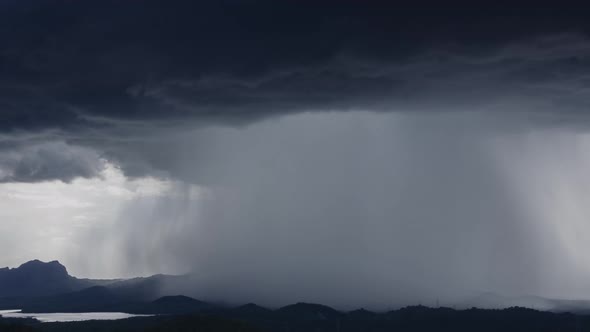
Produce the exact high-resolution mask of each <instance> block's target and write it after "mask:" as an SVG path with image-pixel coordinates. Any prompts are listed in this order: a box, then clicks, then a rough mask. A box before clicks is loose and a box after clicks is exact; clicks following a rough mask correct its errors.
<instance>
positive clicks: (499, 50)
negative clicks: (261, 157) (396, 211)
mask: <svg viewBox="0 0 590 332" xmlns="http://www.w3.org/2000/svg"><path fill="white" fill-rule="evenodd" d="M558 14H559V15H558ZM585 17H586V16H585V11H584V10H579V9H576V10H568V9H566V10H564V12H560V11H559V10H557V11H556V10H555V9H554V8H543V7H539V8H536V9H534V10H532V11H531V8H525V7H522V8H518V7H516V6H515V7H513V8H512V9H510V10H508V11H507V10H506V8H493V7H489V8H475V7H473V8H469V7H463V8H462V9H461V10H457V9H456V8H444V7H443V6H441V5H435V6H432V7H428V9H424V8H423V7H422V8H421V7H400V6H394V5H393V4H386V3H373V4H369V5H367V4H362V3H358V2H356V1H349V2H346V1H344V2H343V1H338V2H331V1H325V2H320V3H318V2H313V3H311V2H310V3H308V2H300V1H298V2H294V1H284V2H276V1H210V2H206V1H200V2H195V1H176V2H174V3H170V2H165V1H155V0H150V1H142V3H141V5H139V4H138V3H137V2H133V1H126V2H123V3H122V2H120V1H85V2H83V3H82V2H70V1H62V0H42V1H18V2H15V1H7V2H3V3H2V4H0V40H2V43H1V44H0V119H1V121H0V155H1V156H2V157H1V158H2V160H4V161H3V162H2V165H0V168H1V169H2V172H3V174H5V175H4V178H3V180H4V181H39V180H50V179H51V178H56V179H62V180H65V181H70V180H71V179H73V178H75V177H77V176H82V177H90V176H92V175H93V174H98V173H97V171H96V170H97V169H100V167H98V168H91V169H89V168H88V167H86V166H85V165H87V162H86V161H88V160H90V159H96V158H95V157H92V158H90V159H89V158H87V157H86V156H85V157H82V158H80V159H81V160H83V161H82V162H81V164H80V165H77V166H76V165H74V166H72V167H62V170H60V171H51V172H49V171H43V169H44V167H45V166H42V165H41V164H42V162H40V161H39V162H36V161H35V160H38V158H37V156H38V155H39V154H38V152H31V151H33V150H30V151H25V150H23V149H20V148H17V147H19V146H39V144H43V143H45V142H59V143H57V144H65V146H66V150H67V149H78V148H80V149H81V150H88V151H90V150H94V151H97V152H95V154H96V155H99V154H100V155H101V157H104V158H106V159H108V160H111V161H114V162H115V163H117V164H119V165H120V166H121V167H122V168H123V170H124V171H125V173H126V174H127V175H145V174H148V173H149V174H173V175H174V176H179V170H178V169H177V168H178V166H177V165H171V163H169V162H168V159H169V158H171V157H172V155H174V152H173V151H172V150H173V149H169V148H167V147H166V146H165V144H164V143H162V142H174V141H175V139H176V138H170V135H171V134H174V133H176V132H181V131H183V130H184V131H186V130H189V129H192V128H195V127H203V126H210V125H215V126H217V125H222V126H225V125H230V126H240V125H244V124H251V123H254V122H256V121H260V120H262V119H267V118H270V117H275V116H280V115H286V114H293V113H298V112H313V111H348V110H370V111H383V112H388V111H395V112H414V113H416V112H446V111H460V112H465V111H467V112H487V113H491V114H494V113H498V112H503V113H518V114H521V115H519V116H520V117H525V118H528V119H529V122H531V123H535V124H540V125H550V126H555V125H566V126H574V125H576V126H582V127H584V128H585V127H586V126H587V123H588V111H587V109H588V101H587V98H585V96H586V95H587V92H588V87H589V84H590V74H588V68H589V67H590V39H589V37H588V36H589V34H588V33H589V31H590V28H589V26H588V24H587V23H586V20H585ZM191 144H196V143H191ZM198 144H201V145H203V144H209V143H198ZM154 146H156V147H158V148H154ZM44 151H46V153H49V154H50V157H48V158H47V159H51V160H53V161H66V160H68V158H66V157H64V155H63V154H62V152H61V151H60V150H59V149H53V148H51V149H49V150H47V149H45V150H44ZM48 151H53V152H51V153H50V152H48ZM31 153H32V156H31ZM19 154H23V155H22V156H19V157H15V155H19ZM24 154H28V156H25V155H24ZM162 156H163V157H162ZM74 159H76V158H74ZM15 160H18V162H17V161H15ZM98 164H99V165H100V164H101V163H98ZM46 166H49V165H46ZM190 172H193V171H192V170H190ZM190 172H189V171H182V172H180V174H181V177H182V178H183V179H187V178H189V179H191V181H193V180H194V178H196V177H199V178H201V177H200V176H196V175H195V174H197V173H198V172H196V173H195V174H185V173H190ZM70 173H71V174H70ZM193 173H194V172H193ZM6 174H11V175H10V176H8V175H6ZM200 181H205V180H202V179H201V180H200Z"/></svg>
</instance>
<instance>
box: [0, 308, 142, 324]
mask: <svg viewBox="0 0 590 332" xmlns="http://www.w3.org/2000/svg"><path fill="white" fill-rule="evenodd" d="M0 316H2V317H6V318H35V319H37V320H39V321H40V322H42V323H50V322H79V321H85V320H115V319H125V318H130V317H141V316H151V315H134V314H128V313H124V312H75V313H74V312H65V313H43V314H42V313H39V314H37V313H23V312H21V310H0Z"/></svg>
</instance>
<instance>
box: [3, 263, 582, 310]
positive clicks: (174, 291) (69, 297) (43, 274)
mask: <svg viewBox="0 0 590 332" xmlns="http://www.w3.org/2000/svg"><path fill="white" fill-rule="evenodd" d="M189 278H190V276H172V275H154V276H150V277H141V278H132V279H111V280H98V279H78V278H76V277H74V276H71V275H69V274H68V272H67V269H66V267H65V266H63V265H62V264H60V263H59V262H58V261H51V262H47V263H45V262H41V261H39V260H33V261H30V262H27V263H24V264H22V265H21V266H19V267H17V268H12V269H10V268H3V269H0V309H15V308H18V309H22V310H23V311H24V312H88V311H123V312H129V313H147V314H153V313H189V312H194V311H201V310H210V309H212V308H218V307H228V306H220V305H218V304H215V305H214V304H211V303H207V302H203V301H199V300H196V299H193V298H190V297H188V296H185V295H190V294H193V293H194V292H193V291H192V290H191V289H189V287H188V286H187V285H188V284H190V283H188V282H187V280H188V279H189ZM219 300H220V301H223V300H224V299H219ZM408 305H412V303H408ZM447 305H449V304H447ZM451 305H452V306H453V307H454V308H457V309H466V308H471V307H478V308H483V309H498V308H509V307H517V306H518V307H528V308H533V309H538V310H546V311H554V312H566V311H569V312H579V313H586V312H590V302H588V301H573V300H572V301H570V300H555V299H546V298H542V297H538V296H521V297H507V296H501V295H498V294H494V293H481V294H479V295H477V296H474V297H472V298H469V299H467V300H465V301H464V302H462V303H456V304H451ZM232 310H234V314H235V315H237V316H238V317H240V315H246V316H248V317H252V316H255V317H260V318H261V319H262V318H264V317H267V316H268V315H269V314H270V312H271V311H270V310H268V309H265V308H263V307H260V306H257V305H256V304H253V303H250V304H246V305H243V306H237V307H235V308H234V309H232ZM339 314H340V312H339V311H337V310H334V309H332V308H330V307H328V306H325V305H319V304H304V303H297V304H292V305H288V306H285V307H282V308H280V309H278V310H277V311H276V313H275V315H278V316H281V317H282V318H284V319H289V317H297V319H305V320H310V319H311V320H313V319H318V318H322V317H325V318H328V319H333V318H334V317H337V316H338V315H339ZM351 314H353V315H354V316H362V317H371V315H372V313H371V312H369V311H366V310H355V311H353V312H351Z"/></svg>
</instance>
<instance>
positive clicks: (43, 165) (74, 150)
mask: <svg viewBox="0 0 590 332" xmlns="http://www.w3.org/2000/svg"><path fill="white" fill-rule="evenodd" d="M104 166H105V161H104V160H103V159H102V158H101V157H100V155H99V154H98V153H97V152H96V151H94V150H91V149H86V148H82V147H76V146H70V145H67V144H65V143H63V142H53V143H41V144H37V145H27V146H23V147H20V148H14V149H11V150H9V151H3V153H0V182H40V181H48V180H55V179H59V180H62V181H65V182H70V181H72V180H73V179H75V178H77V177H84V178H92V177H97V176H100V173H101V171H102V170H103V169H104Z"/></svg>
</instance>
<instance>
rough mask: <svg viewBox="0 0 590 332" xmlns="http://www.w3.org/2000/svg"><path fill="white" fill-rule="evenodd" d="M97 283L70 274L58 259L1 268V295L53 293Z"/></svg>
mask: <svg viewBox="0 0 590 332" xmlns="http://www.w3.org/2000/svg"><path fill="white" fill-rule="evenodd" d="M95 284H96V283H95V282H93V281H92V280H89V279H78V278H75V277H72V276H70V275H69V274H68V272H67V270H66V268H65V266H63V265H61V264H60V263H59V262H58V261H52V262H48V263H44V262H41V261H39V260H33V261H30V262H27V263H24V264H22V265H21V266H19V267H17V268H14V269H9V268H2V269H0V297H17V296H45V295H53V294H59V293H64V292H71V291H76V290H81V289H83V288H86V287H90V286H94V285H95Z"/></svg>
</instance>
